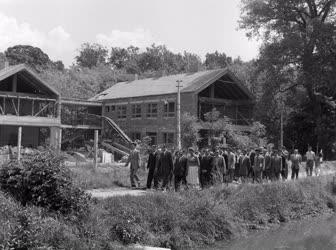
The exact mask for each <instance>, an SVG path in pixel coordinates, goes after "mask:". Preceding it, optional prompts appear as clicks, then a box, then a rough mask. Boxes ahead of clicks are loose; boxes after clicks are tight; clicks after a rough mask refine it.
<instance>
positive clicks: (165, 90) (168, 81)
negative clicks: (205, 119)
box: [90, 68, 253, 101]
mask: <svg viewBox="0 0 336 250" xmlns="http://www.w3.org/2000/svg"><path fill="white" fill-rule="evenodd" d="M224 75H229V76H231V78H233V80H234V81H235V83H237V85H238V86H239V87H240V88H241V90H242V91H244V92H245V93H246V94H247V96H249V97H250V98H251V99H253V96H252V94H251V93H250V91H249V90H248V89H247V88H246V87H244V85H243V84H241V82H240V81H239V80H238V79H237V77H235V76H234V74H233V73H232V72H230V71H229V70H228V69H227V68H225V69H216V70H207V71H200V72H195V73H185V74H178V75H170V76H163V77H158V78H147V79H141V80H134V81H129V82H119V83H116V84H115V85H113V86H112V87H110V88H109V89H107V90H105V91H103V92H101V93H99V94H97V95H96V96H95V97H93V98H91V99H90V100H92V101H103V100H112V99H119V98H131V97H141V96H156V95H166V94H174V93H176V91H177V87H176V86H177V81H178V80H181V81H182V83H181V85H182V89H181V93H187V92H198V91H200V90H202V89H204V87H206V86H209V85H210V84H212V83H214V82H215V81H216V80H218V79H220V78H221V77H223V76H224Z"/></svg>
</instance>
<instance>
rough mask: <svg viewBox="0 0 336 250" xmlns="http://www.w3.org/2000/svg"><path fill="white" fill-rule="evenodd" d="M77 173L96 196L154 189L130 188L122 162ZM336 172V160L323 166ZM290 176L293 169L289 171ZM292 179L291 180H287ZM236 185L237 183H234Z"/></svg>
mask: <svg viewBox="0 0 336 250" xmlns="http://www.w3.org/2000/svg"><path fill="white" fill-rule="evenodd" d="M72 170H73V171H74V173H75V174H76V176H77V178H78V180H79V182H81V186H82V187H84V188H85V189H87V192H88V193H90V194H91V195H92V196H93V197H95V198H99V199H100V198H108V197H114V196H125V195H132V196H140V195H145V194H151V193H153V191H146V190H144V189H137V190H134V189H130V188H129V185H130V184H129V177H128V173H129V168H127V167H124V166H123V165H122V164H117V165H112V166H111V165H105V166H101V167H98V168H97V169H93V168H92V167H90V166H88V165H87V166H84V167H82V168H81V169H79V167H77V168H72ZM335 172H336V162H325V163H324V164H323V165H322V167H321V173H320V174H321V175H330V174H334V173H335ZM146 174H147V172H146V171H145V170H144V169H142V170H140V171H139V176H140V178H141V183H143V184H145V181H146ZM288 176H289V178H290V176H291V171H289V175H288ZM305 177H306V173H305V167H304V166H303V167H302V169H300V173H299V178H300V179H302V178H305ZM287 181H290V180H287ZM233 185H235V184H233Z"/></svg>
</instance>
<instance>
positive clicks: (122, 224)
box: [92, 177, 336, 249]
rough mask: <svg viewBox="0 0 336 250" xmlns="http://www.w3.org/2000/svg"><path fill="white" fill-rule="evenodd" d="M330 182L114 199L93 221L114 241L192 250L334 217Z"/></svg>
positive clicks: (307, 181) (323, 179)
mask: <svg viewBox="0 0 336 250" xmlns="http://www.w3.org/2000/svg"><path fill="white" fill-rule="evenodd" d="M329 181H330V177H329V179H326V177H320V178H312V179H305V180H301V181H297V182H276V183H269V184H265V185H252V184H245V185H240V186H239V187H235V188H232V187H214V188H212V189H207V190H202V191H195V190H189V191H185V192H182V193H177V194H176V193H156V194H153V195H147V196H145V197H115V198H109V199H106V200H104V201H102V202H101V203H100V204H101V206H100V207H101V208H102V209H101V210H98V209H96V210H94V211H93V214H92V217H94V218H100V219H99V221H95V223H97V224H99V225H100V227H102V228H103V229H101V230H103V231H105V232H109V233H110V234H109V235H108V238H109V240H111V241H120V242H123V243H125V244H130V243H134V242H139V243H140V244H141V243H142V244H146V245H151V246H157V247H169V248H171V249H186V248H192V249H193V248H196V247H197V246H198V247H200V246H204V245H208V244H213V243H215V242H217V241H229V240H230V239H232V238H234V237H237V236H239V235H240V233H245V232H246V231H250V230H253V229H262V228H267V227H268V226H269V225H271V224H277V223H279V222H287V221H291V220H298V219H303V218H305V217H306V216H310V215H314V214H323V213H325V212H330V211H331V210H330V208H334V207H335V204H336V203H335V201H336V200H335V197H334V196H333V195H332V193H331V186H330V185H328V182H329ZM246 208H248V209H246ZM176 211H178V212H176ZM103 215H104V216H103Z"/></svg>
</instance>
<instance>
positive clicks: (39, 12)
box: [0, 0, 259, 65]
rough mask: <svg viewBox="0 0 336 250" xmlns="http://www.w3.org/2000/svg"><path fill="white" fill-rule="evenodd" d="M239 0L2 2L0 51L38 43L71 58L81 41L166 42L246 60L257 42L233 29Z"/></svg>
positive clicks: (254, 52) (49, 51)
mask: <svg viewBox="0 0 336 250" xmlns="http://www.w3.org/2000/svg"><path fill="white" fill-rule="evenodd" d="M239 4H240V1H239V0H0V51H4V50H5V49H6V48H7V47H9V46H13V45H16V44H30V45H34V46H38V47H40V48H41V49H42V50H44V51H45V52H46V53H47V54H48V55H49V56H50V57H51V59H52V60H57V59H60V60H62V61H63V62H64V63H65V64H66V65H69V64H71V63H72V62H73V61H74V59H73V58H74V57H75V55H76V50H77V49H78V48H79V47H80V45H81V44H82V43H84V42H98V43H101V44H103V45H105V46H107V47H111V46H118V47H127V46H129V45H134V46H138V47H140V48H144V47H146V46H149V45H150V44H152V43H156V44H165V45H167V47H168V48H169V49H171V50H173V51H175V52H183V51H184V50H187V51H189V52H194V53H197V54H199V55H200V56H201V57H204V55H205V53H206V52H214V51H215V50H218V51H220V52H225V53H226V54H227V55H230V56H233V57H237V56H241V58H242V59H243V60H250V59H252V58H254V57H256V56H257V54H258V46H259V45H258V44H259V43H258V42H257V41H250V40H248V39H247V38H246V36H245V33H244V31H241V30H239V31H238V30H237V28H238V23H237V21H238V19H239V13H240V11H239Z"/></svg>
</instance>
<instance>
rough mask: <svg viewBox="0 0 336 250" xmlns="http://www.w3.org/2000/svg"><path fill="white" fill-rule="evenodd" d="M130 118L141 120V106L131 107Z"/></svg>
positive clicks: (134, 105)
mask: <svg viewBox="0 0 336 250" xmlns="http://www.w3.org/2000/svg"><path fill="white" fill-rule="evenodd" d="M132 118H141V104H133V105H132Z"/></svg>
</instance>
